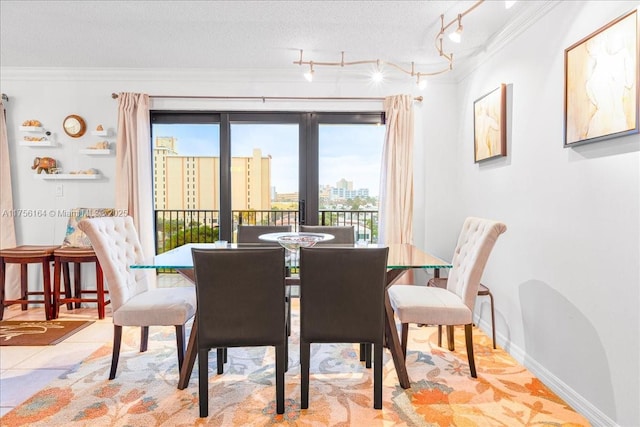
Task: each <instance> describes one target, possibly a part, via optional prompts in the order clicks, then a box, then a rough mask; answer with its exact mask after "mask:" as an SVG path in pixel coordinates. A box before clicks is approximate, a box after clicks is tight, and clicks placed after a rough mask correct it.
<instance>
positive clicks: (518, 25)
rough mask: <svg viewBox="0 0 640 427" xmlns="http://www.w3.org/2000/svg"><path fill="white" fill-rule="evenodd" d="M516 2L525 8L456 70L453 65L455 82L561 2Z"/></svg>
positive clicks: (466, 75) (465, 76) (462, 78)
mask: <svg viewBox="0 0 640 427" xmlns="http://www.w3.org/2000/svg"><path fill="white" fill-rule="evenodd" d="M518 3H521V4H519V5H518V6H519V7H526V9H525V10H523V11H522V12H520V13H518V14H517V15H516V16H515V18H514V19H513V20H512V21H511V22H509V25H507V26H506V27H505V28H504V29H503V30H502V31H500V32H499V33H497V34H495V35H494V36H493V37H492V38H491V39H490V40H488V41H487V43H486V44H485V46H484V49H482V50H480V51H479V52H477V53H476V55H475V56H474V57H473V58H470V59H469V60H468V61H467V62H466V63H465V64H463V65H461V66H459V67H458V68H457V70H456V69H455V67H454V70H453V73H454V78H455V81H456V82H460V81H462V80H465V79H466V78H467V77H468V76H469V75H470V74H471V73H473V72H474V71H475V70H476V69H477V68H478V67H480V66H481V65H482V64H483V63H484V62H486V61H488V60H489V59H490V58H491V57H493V56H494V55H495V54H497V53H498V52H500V51H501V50H502V49H503V48H504V47H505V46H507V45H508V44H509V43H511V42H513V40H514V39H515V38H516V37H518V36H520V35H521V34H522V33H524V32H525V31H526V30H527V29H529V27H531V26H532V25H534V24H535V23H537V22H538V21H539V20H540V19H541V18H542V17H543V16H545V15H546V14H547V13H549V12H550V11H551V10H552V9H553V8H555V7H556V6H558V5H559V4H560V3H561V2H559V1H554V0H546V1H543V2H518ZM456 71H457V72H456Z"/></svg>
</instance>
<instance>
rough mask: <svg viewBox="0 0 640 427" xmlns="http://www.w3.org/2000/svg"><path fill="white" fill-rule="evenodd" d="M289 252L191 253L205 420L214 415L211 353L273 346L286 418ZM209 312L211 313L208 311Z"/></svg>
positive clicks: (281, 410) (219, 354)
mask: <svg viewBox="0 0 640 427" xmlns="http://www.w3.org/2000/svg"><path fill="white" fill-rule="evenodd" d="M284 251H285V249H284V248H281V247H280V248H238V249H192V250H191V252H192V254H193V266H194V269H195V279H196V296H197V301H198V307H200V308H201V309H200V310H198V315H197V316H196V322H198V336H197V340H198V341H197V348H198V383H199V386H198V387H199V388H198V394H199V401H200V416H201V417H206V416H207V415H208V413H209V394H208V393H209V387H208V361H209V357H208V353H209V350H210V349H212V348H216V349H217V364H218V373H222V364H223V360H224V358H223V355H222V352H223V350H222V349H227V348H230V347H255V346H274V347H275V352H276V366H275V371H276V372H275V377H276V411H277V413H278V414H282V413H284V373H285V371H286V367H287V357H288V355H287V340H288V339H287V333H286V321H287V315H286V313H285V310H286V308H285V298H284V294H285V291H284V278H285V265H284ZM204 308H206V309H204Z"/></svg>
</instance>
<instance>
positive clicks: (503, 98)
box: [473, 84, 507, 163]
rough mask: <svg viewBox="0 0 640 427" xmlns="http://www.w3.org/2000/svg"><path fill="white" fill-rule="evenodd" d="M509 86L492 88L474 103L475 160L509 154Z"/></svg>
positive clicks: (479, 160) (502, 85)
mask: <svg viewBox="0 0 640 427" xmlns="http://www.w3.org/2000/svg"><path fill="white" fill-rule="evenodd" d="M506 117H507V86H506V85H505V84H501V85H500V87H498V88H496V89H494V90H492V91H491V92H489V93H488V94H486V95H484V96H483V97H482V98H480V99H477V100H476V101H474V103H473V142H474V144H473V145H474V153H475V162H476V163H478V162H481V161H483V160H488V159H491V158H494V157H502V156H506V155H507V118H506Z"/></svg>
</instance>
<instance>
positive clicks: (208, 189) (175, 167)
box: [153, 137, 271, 210]
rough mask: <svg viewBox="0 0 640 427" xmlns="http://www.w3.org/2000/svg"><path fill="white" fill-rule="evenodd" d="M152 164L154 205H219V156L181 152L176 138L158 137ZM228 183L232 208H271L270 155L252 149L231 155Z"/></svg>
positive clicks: (171, 207)
mask: <svg viewBox="0 0 640 427" xmlns="http://www.w3.org/2000/svg"><path fill="white" fill-rule="evenodd" d="M153 164H154V176H153V191H154V198H155V209H158V210H162V209H166V210H218V209H219V207H220V197H219V195H220V158H219V157H214V156H181V155H179V154H178V152H177V150H176V139H175V138H173V137H157V138H156V145H155V147H154V149H153ZM231 186H232V188H231V207H232V209H233V210H270V209H271V197H270V192H269V189H270V186H271V156H266V157H263V156H262V151H261V150H260V149H254V150H253V155H252V156H251V157H233V158H232V159H231Z"/></svg>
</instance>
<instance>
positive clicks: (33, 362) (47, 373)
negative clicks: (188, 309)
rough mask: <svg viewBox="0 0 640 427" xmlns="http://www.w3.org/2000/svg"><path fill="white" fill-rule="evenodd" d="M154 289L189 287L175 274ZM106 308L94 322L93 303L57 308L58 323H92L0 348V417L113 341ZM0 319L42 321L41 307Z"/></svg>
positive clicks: (15, 308)
mask: <svg viewBox="0 0 640 427" xmlns="http://www.w3.org/2000/svg"><path fill="white" fill-rule="evenodd" d="M158 286H159V287H165V286H191V285H190V284H189V283H188V282H187V281H185V279H183V278H182V277H180V276H179V275H177V274H161V275H159V276H158ZM110 307H111V306H110V305H107V309H106V316H105V318H104V319H102V320H98V312H97V310H96V308H95V304H87V308H84V307H83V308H79V309H75V310H71V311H68V310H67V309H66V307H65V306H61V307H60V316H59V318H60V319H61V320H65V319H66V320H95V323H93V324H91V325H89V326H88V327H86V328H84V329H82V330H81V331H79V332H77V333H75V334H74V335H72V336H70V337H69V338H67V339H66V340H64V341H62V342H60V343H58V344H56V345H50V346H37V347H36V346H25V347H21V346H3V347H0V417H1V416H3V415H5V414H6V413H7V412H9V411H11V410H12V409H13V408H15V407H16V406H18V405H20V404H21V403H22V402H24V401H25V400H27V399H28V398H29V397H31V396H32V395H34V394H35V393H36V392H38V391H39V390H41V389H43V388H45V387H46V386H47V385H48V384H49V383H50V382H52V381H53V380H54V379H56V378H57V377H59V376H60V375H62V374H64V373H65V372H67V371H69V370H70V369H72V368H73V367H74V366H75V365H77V364H79V363H80V362H82V360H84V359H85V358H86V357H88V356H89V355H90V354H91V353H93V352H94V351H96V350H97V349H99V348H100V347H101V346H103V345H105V344H107V343H110V342H111V341H112V339H113V323H112V320H111V309H110ZM4 320H44V312H43V309H42V307H41V306H33V308H31V307H30V308H29V309H28V310H26V311H22V310H21V309H20V305H12V306H10V307H7V308H5V311H4Z"/></svg>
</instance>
